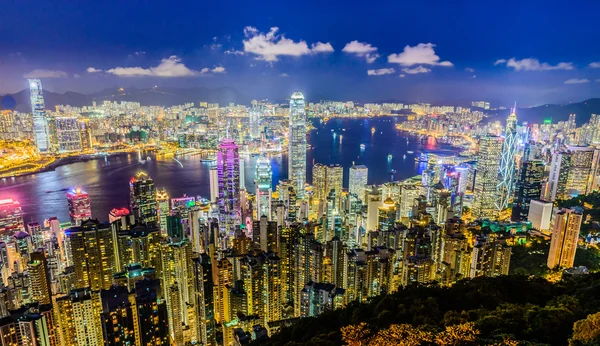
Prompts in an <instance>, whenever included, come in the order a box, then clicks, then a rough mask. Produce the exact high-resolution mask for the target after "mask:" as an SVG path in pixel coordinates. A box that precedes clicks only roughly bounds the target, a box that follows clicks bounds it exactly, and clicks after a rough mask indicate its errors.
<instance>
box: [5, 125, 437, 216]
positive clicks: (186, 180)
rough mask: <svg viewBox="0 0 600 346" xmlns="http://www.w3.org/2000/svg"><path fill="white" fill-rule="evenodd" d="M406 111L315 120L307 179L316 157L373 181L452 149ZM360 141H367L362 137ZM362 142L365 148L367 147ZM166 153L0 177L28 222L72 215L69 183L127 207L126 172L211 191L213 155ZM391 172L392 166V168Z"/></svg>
mask: <svg viewBox="0 0 600 346" xmlns="http://www.w3.org/2000/svg"><path fill="white" fill-rule="evenodd" d="M401 120H402V118H393V117H387V118H379V119H331V120H329V121H328V122H326V123H321V122H320V121H319V120H318V119H314V120H313V124H314V126H315V129H314V130H312V131H310V132H309V133H308V143H309V147H310V149H309V150H308V152H307V161H308V163H307V167H308V172H307V182H311V180H312V174H311V169H310V168H311V167H312V165H313V164H314V163H323V164H340V165H342V166H343V167H344V186H345V187H347V186H348V169H349V167H350V166H351V165H352V164H353V163H355V164H357V165H359V164H360V165H365V166H367V167H368V168H369V184H381V183H384V182H386V181H390V180H402V179H406V178H409V177H412V176H414V175H416V174H419V173H420V169H423V167H422V165H421V166H419V164H418V163H417V162H415V160H414V158H415V156H418V155H419V154H420V153H421V152H424V151H436V150H440V149H448V148H444V147H441V146H440V145H438V144H437V143H436V142H435V140H434V139H432V138H417V137H414V136H410V135H407V134H406V133H402V132H399V131H398V130H396V129H395V126H394V125H395V124H396V123H397V122H400V121H401ZM361 144H363V145H361ZM363 147H364V149H363ZM243 158H244V168H245V169H244V176H245V186H246V188H247V189H248V191H249V192H251V193H253V192H254V185H253V180H254V169H255V164H256V160H257V157H252V156H244V157H243ZM177 160H178V161H179V162H177V161H175V160H174V159H173V158H172V157H169V158H161V157H156V156H153V155H151V160H147V161H146V162H145V163H142V162H140V161H139V159H138V156H137V154H130V155H123V156H115V157H108V158H106V159H98V160H91V161H87V162H77V163H72V164H68V165H65V166H60V167H58V168H56V170H54V171H49V172H43V173H38V174H33V175H28V176H23V177H16V178H8V179H5V180H0V200H1V199H6V198H13V199H16V200H18V201H20V202H21V207H22V209H23V212H24V214H25V222H30V221H32V220H35V221H38V222H41V221H43V220H44V219H46V218H48V217H51V216H56V217H58V219H59V220H60V221H61V222H64V221H68V220H69V213H68V210H67V200H66V197H65V191H66V190H68V189H69V188H71V187H73V186H78V187H81V188H83V189H84V190H85V191H87V192H88V193H89V195H90V199H91V203H92V215H93V216H94V217H96V218H98V219H100V220H106V219H108V213H109V212H110V210H111V209H113V208H119V207H125V206H127V203H128V198H129V180H130V179H131V177H132V176H133V175H135V173H137V172H139V171H145V172H146V173H148V174H149V175H150V176H151V177H152V178H153V179H154V181H155V183H156V186H157V187H159V188H160V187H165V188H166V190H167V191H168V193H169V195H170V196H171V197H181V196H182V195H183V194H187V195H188V196H203V197H207V198H208V197H209V194H210V192H209V169H210V167H211V165H213V164H212V163H207V162H201V161H200V158H199V157H198V156H194V155H189V156H183V157H177ZM271 166H272V171H273V185H274V186H275V185H276V184H277V182H278V181H279V180H280V179H286V178H287V171H288V169H287V155H285V154H284V155H279V156H275V157H272V158H271ZM390 173H394V174H393V175H392V174H390Z"/></svg>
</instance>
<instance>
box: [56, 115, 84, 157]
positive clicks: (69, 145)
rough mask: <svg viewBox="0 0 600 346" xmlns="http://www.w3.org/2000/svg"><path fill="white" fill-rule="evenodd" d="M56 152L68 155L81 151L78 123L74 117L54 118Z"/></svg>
mask: <svg viewBox="0 0 600 346" xmlns="http://www.w3.org/2000/svg"><path fill="white" fill-rule="evenodd" d="M54 125H55V127H56V142H55V143H56V144H57V145H58V152H60V153H69V152H79V151H81V150H82V143H81V132H80V128H79V121H78V120H77V118H75V117H58V118H54Z"/></svg>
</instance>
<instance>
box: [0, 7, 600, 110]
mask: <svg viewBox="0 0 600 346" xmlns="http://www.w3.org/2000/svg"><path fill="white" fill-rule="evenodd" d="M319 5H320V6H321V11H319V12H318V13H315V12H314V11H311V6H310V5H309V4H306V5H305V6H300V7H299V8H298V9H297V11H295V12H294V13H293V14H289V13H287V11H285V6H284V5H282V4H277V3H273V4H271V5H270V6H265V7H261V8H260V9H258V8H255V7H253V6H252V5H250V4H244V3H238V4H235V5H234V6H236V7H238V8H239V11H233V12H231V13H230V12H227V11H226V10H225V9H223V8H221V7H220V6H219V5H218V4H213V5H211V4H207V5H202V6H203V8H201V9H200V8H196V6H197V4H194V3H187V4H185V5H183V4H182V5H181V8H184V7H185V8H188V10H187V11H185V12H181V11H179V10H178V9H177V8H173V7H170V6H167V7H165V6H160V5H158V4H157V6H146V7H138V6H135V5H133V4H127V5H123V4H121V6H119V7H118V8H117V7H114V8H113V4H111V3H101V4H94V5H91V4H84V5H74V4H70V3H69V4H67V3H64V4H63V6H60V8H59V7H56V8H47V7H46V6H39V7H32V8H28V10H27V11H25V10H24V8H25V7H20V6H18V5H16V4H15V5H11V4H9V5H6V6H4V12H5V13H6V14H7V16H6V20H5V21H3V23H0V29H2V31H3V32H5V33H6V34H5V35H4V39H2V38H0V43H1V44H2V47H3V53H2V55H0V60H1V61H2V63H1V64H0V78H1V79H2V80H3V81H5V82H4V83H2V85H0V93H1V94H5V93H13V92H16V91H19V90H22V89H23V88H24V87H25V83H24V80H23V79H24V78H40V79H42V80H43V83H44V85H45V86H46V87H47V88H48V90H52V91H57V92H65V91H79V92H83V93H90V92H95V91H99V90H103V89H106V88H114V87H125V88H128V87H152V86H155V85H158V86H164V87H169V86H170V87H173V86H179V87H192V86H206V87H223V86H229V87H233V88H235V89H237V90H239V91H240V92H242V93H244V94H246V95H247V97H248V98H250V99H252V98H256V99H262V98H270V99H281V98H284V97H285V96H287V95H289V94H291V93H292V92H293V91H301V92H303V93H304V94H305V96H306V97H307V98H308V99H315V98H328V99H356V100H361V101H377V100H385V99H396V100H405V101H406V100H414V101H429V102H434V101H441V100H459V99H465V98H468V99H491V100H493V101H496V102H501V103H506V104H512V103H513V102H514V101H517V102H518V104H522V105H527V106H532V105H539V104H544V103H563V102H568V101H580V100H583V99H585V98H590V97H594V96H596V95H598V93H599V92H600V83H598V82H597V80H598V79H600V68H598V67H600V50H599V49H598V48H596V47H595V46H593V45H592V46H590V45H588V44H587V42H593V41H594V40H595V39H597V33H596V32H595V31H594V30H593V28H592V25H593V24H592V23H593V22H594V21H593V18H592V17H591V14H592V13H596V12H597V11H598V6H599V5H597V4H595V3H587V4H584V5H583V6H586V7H587V10H585V11H580V9H577V10H575V9H571V8H561V6H552V3H545V4H544V8H539V7H538V6H537V5H535V4H521V3H514V4H511V3H502V4H497V5H492V4H481V3H476V2H467V3H463V4H452V5H450V4H444V3H438V4H437V6H427V7H424V5H419V4H402V5H400V4H393V3H387V4H381V5H380V6H377V7H375V8H370V7H368V6H366V5H346V4H344V5H342V4H341V3H337V2H330V3H326V4H319ZM133 6H135V7H133ZM515 6H518V7H519V10H518V11H515V10H514V7H515ZM559 8H561V9H560V10H559ZM196 9H197V11H196ZM381 9H385V10H384V11H382V10H381ZM45 11H49V12H48V13H47V14H48V15H45V14H46V12H45ZM331 11H335V13H337V14H338V15H337V16H336V18H335V19H333V20H332V19H331V18H330V17H327V16H326V13H329V12H331ZM540 11H541V12H540ZM52 13H54V15H52ZM75 13H77V15H76V16H75V15H73V14H75ZM196 13H200V14H199V16H200V17H201V18H203V21H201V23H199V22H198V21H197V20H193V19H192V18H193V16H195V15H196ZM201 13H211V15H210V16H204V17H202V15H201ZM357 13H360V15H361V19H362V20H361V23H363V25H354V22H355V21H354V20H353V21H350V20H345V19H346V18H348V19H350V18H355V17H356V16H358V14H357ZM125 14H127V18H128V20H127V21H123V20H122V17H123V16H124V15H125ZM283 15H285V16H286V18H285V19H284V18H283V17H282V16H283ZM25 16H27V19H28V20H29V19H32V20H34V21H36V23H37V26H36V28H37V30H40V29H41V31H42V32H45V33H46V35H31V32H30V29H28V28H24V27H22V26H19V25H13V24H14V23H16V22H21V21H23V20H25ZM57 16H63V18H65V21H64V24H61V23H56V22H55V21H54V20H53V18H56V17H57ZM306 16H310V18H311V19H312V20H311V21H310V22H311V24H310V25H307V22H306V21H305V20H303V18H305V17H306ZM397 18H400V19H401V20H398V19H397ZM96 19H97V21H96V23H97V25H94V26H93V27H88V26H87V23H88V22H90V21H94V20H96ZM156 20H158V23H159V25H154V23H155V22H156ZM15 21H16V22H15ZM115 22H118V23H119V25H113V23H115ZM66 23H69V24H68V25H66ZM557 23H560V25H556V24H557ZM447 28H453V30H447ZM473 28H477V30H473ZM499 28H502V30H498V29H499ZM499 32H502V35H499V34H498V33H499ZM8 37H13V38H14V39H11V40H7V38H8ZM548 37H552V44H548V39H547V38H548ZM190 38H192V39H190ZM55 47H61V48H60V49H55ZM108 47H110V49H107V48H108ZM584 47H585V48H584ZM42 56H43V57H44V58H43V60H42V59H41V58H40V57H42ZM400 75H403V76H404V77H400ZM474 77H475V78H474ZM309 91H310V93H309Z"/></svg>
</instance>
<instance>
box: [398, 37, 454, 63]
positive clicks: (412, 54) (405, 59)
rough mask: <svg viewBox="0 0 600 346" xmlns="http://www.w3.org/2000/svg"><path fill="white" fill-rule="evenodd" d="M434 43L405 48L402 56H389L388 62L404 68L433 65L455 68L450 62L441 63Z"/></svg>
mask: <svg viewBox="0 0 600 346" xmlns="http://www.w3.org/2000/svg"><path fill="white" fill-rule="evenodd" d="M433 47H435V44H433V43H419V44H418V45H416V46H414V47H411V46H406V47H404V51H402V53H400V54H390V55H388V62H390V63H394V64H400V65H402V66H413V65H432V66H448V67H451V66H454V65H453V64H452V63H451V62H450V61H440V57H439V56H437V55H436V54H435V51H434V50H433Z"/></svg>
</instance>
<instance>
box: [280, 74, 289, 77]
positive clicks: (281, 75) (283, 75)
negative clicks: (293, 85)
mask: <svg viewBox="0 0 600 346" xmlns="http://www.w3.org/2000/svg"><path fill="white" fill-rule="evenodd" d="M289 76H290V75H289V74H287V73H280V74H279V77H289Z"/></svg>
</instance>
